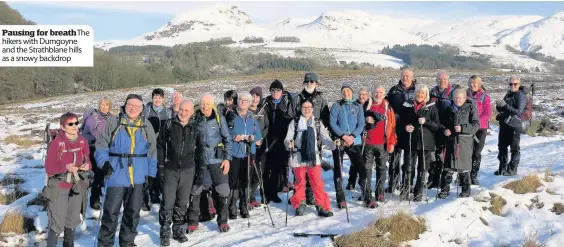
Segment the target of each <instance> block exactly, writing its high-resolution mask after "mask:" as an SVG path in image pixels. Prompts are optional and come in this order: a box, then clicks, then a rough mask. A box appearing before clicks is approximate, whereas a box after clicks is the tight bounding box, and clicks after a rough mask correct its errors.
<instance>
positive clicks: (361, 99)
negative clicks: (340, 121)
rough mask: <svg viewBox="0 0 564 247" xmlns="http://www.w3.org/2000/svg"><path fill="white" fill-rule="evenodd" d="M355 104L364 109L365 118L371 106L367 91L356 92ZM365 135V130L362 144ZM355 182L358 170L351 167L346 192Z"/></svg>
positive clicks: (352, 188) (362, 89)
mask: <svg viewBox="0 0 564 247" xmlns="http://www.w3.org/2000/svg"><path fill="white" fill-rule="evenodd" d="M356 103H358V104H359V105H361V106H362V108H363V109H364V115H365V116H366V114H367V113H368V112H370V107H371V106H372V95H371V93H370V92H369V91H368V89H366V88H361V89H360V91H358V99H357V100H356ZM365 135H366V130H363V131H362V133H361V140H362V142H364V141H365V140H364V139H365ZM357 180H358V170H357V169H356V167H355V166H351V167H350V168H349V182H348V184H347V188H346V190H354V189H355V187H356V186H355V185H356V183H357Z"/></svg>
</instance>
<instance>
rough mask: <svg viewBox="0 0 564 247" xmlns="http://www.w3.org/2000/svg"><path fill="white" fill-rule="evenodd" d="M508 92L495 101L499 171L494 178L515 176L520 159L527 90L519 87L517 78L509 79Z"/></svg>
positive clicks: (519, 80)
mask: <svg viewBox="0 0 564 247" xmlns="http://www.w3.org/2000/svg"><path fill="white" fill-rule="evenodd" d="M509 87H510V90H509V92H507V93H506V94H505V96H504V97H503V100H497V101H496V107H495V108H496V110H497V112H499V113H498V115H497V117H496V120H497V121H499V138H498V140H499V141H498V144H497V147H498V149H499V154H498V156H497V158H498V160H499V169H498V170H497V171H496V172H495V173H494V174H495V175H496V176H499V175H503V176H515V175H517V167H518V166H519V159H520V157H521V154H520V147H519V142H520V141H521V132H522V131H523V119H522V116H523V113H524V112H525V106H526V104H527V96H526V94H527V93H529V90H530V89H529V88H527V87H524V86H521V79H520V78H519V77H511V78H510V79H509ZM508 146H509V147H510V148H511V160H509V162H508V159H507V158H508V157H507V156H508V153H507V147H508Z"/></svg>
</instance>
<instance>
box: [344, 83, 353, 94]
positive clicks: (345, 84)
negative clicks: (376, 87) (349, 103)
mask: <svg viewBox="0 0 564 247" xmlns="http://www.w3.org/2000/svg"><path fill="white" fill-rule="evenodd" d="M345 88H348V89H350V90H351V92H354V90H353V89H352V87H351V84H350V83H348V82H344V83H343V85H342V86H341V92H343V89H345Z"/></svg>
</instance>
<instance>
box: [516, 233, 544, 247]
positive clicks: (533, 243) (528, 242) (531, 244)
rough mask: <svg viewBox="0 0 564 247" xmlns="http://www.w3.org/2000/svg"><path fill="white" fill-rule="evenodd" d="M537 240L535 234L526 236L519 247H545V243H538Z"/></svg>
mask: <svg viewBox="0 0 564 247" xmlns="http://www.w3.org/2000/svg"><path fill="white" fill-rule="evenodd" d="M537 239H538V234H537V233H531V234H528V235H527V238H526V239H525V242H524V243H523V245H521V247H546V244H545V243H539V241H538V240H537Z"/></svg>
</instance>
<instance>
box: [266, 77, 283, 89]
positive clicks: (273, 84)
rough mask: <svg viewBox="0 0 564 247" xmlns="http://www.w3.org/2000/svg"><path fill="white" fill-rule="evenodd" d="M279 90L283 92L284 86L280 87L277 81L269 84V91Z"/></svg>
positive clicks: (280, 83) (280, 84)
mask: <svg viewBox="0 0 564 247" xmlns="http://www.w3.org/2000/svg"><path fill="white" fill-rule="evenodd" d="M272 89H280V90H282V91H284V85H282V82H281V81H279V80H278V79H276V80H274V81H273V82H272V83H271V84H270V89H269V90H272Z"/></svg>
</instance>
